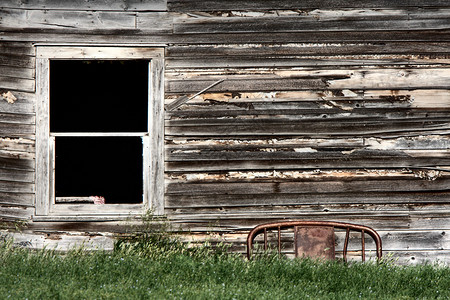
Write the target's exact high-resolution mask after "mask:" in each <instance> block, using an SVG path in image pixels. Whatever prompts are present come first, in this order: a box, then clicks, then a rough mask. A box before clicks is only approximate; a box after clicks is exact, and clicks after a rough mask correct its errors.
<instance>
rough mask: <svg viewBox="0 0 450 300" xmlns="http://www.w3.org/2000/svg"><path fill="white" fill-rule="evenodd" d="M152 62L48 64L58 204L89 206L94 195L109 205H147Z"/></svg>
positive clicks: (58, 61) (91, 61)
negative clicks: (144, 140)
mask: <svg viewBox="0 0 450 300" xmlns="http://www.w3.org/2000/svg"><path fill="white" fill-rule="evenodd" d="M148 64H149V61H146V60H121V61H117V60H100V61H94V60H71V61H63V60H53V61H50V133H51V134H54V135H55V137H54V140H55V142H54V163H53V164H54V179H53V180H54V195H55V197H56V203H59V202H58V198H60V199H63V198H64V199H68V198H74V199H81V200H74V201H71V202H75V203H76V202H83V203H84V201H86V202H89V203H90V202H92V201H90V200H92V198H93V197H103V198H104V199H105V203H106V204H137V203H142V202H143V145H142V136H140V133H142V135H144V134H145V133H146V132H147V130H148V128H147V126H148V125H147V124H148ZM103 134H105V136H102V135H103ZM115 134H117V136H115ZM128 134H129V135H128ZM83 199H84V200H83ZM61 202H66V201H61Z"/></svg>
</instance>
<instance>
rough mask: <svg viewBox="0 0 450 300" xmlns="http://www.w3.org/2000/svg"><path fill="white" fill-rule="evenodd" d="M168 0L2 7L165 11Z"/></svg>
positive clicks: (43, 0)
mask: <svg viewBox="0 0 450 300" xmlns="http://www.w3.org/2000/svg"><path fill="white" fill-rule="evenodd" d="M166 6H167V3H166V0H148V1H145V2H142V1H140V0H120V1H115V0H106V1H94V2H86V1H81V0H75V1H59V0H37V1H31V2H30V1H22V0H10V1H8V2H7V3H2V7H7V8H16V9H45V10H63V9H64V10H80V9H84V10H89V11H114V10H117V11H135V10H143V11H164V10H166Z"/></svg>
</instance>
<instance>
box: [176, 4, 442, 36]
mask: <svg viewBox="0 0 450 300" xmlns="http://www.w3.org/2000/svg"><path fill="white" fill-rule="evenodd" d="M446 13H447V14H448V11H447V10H446ZM383 17H384V18H383ZM403 17H404V19H403ZM416 18H417V19H415V18H414V16H411V17H410V16H409V15H408V14H407V12H405V14H404V15H403V16H402V15H397V16H392V15H385V16H373V17H365V18H363V19H358V18H345V19H344V18H343V19H342V20H340V19H338V18H332V19H329V20H327V19H326V18H325V19H322V18H320V17H316V18H314V16H309V15H307V16H302V15H299V16H277V17H252V18H245V17H213V18H198V19H195V18H193V19H186V20H183V21H181V22H175V23H174V28H173V31H174V33H177V34H196V33H210V34H217V33H230V32H235V33H249V32H274V33H276V32H317V31H322V32H326V31H330V32H339V31H343V32H346V31H390V30H392V31H395V30H408V31H413V30H445V29H449V28H450V25H449V24H448V19H445V18H443V19H439V18H437V17H435V18H431V17H428V18H427V17H426V16H425V18H424V19H422V14H417V15H416ZM447 18H448V17H447Z"/></svg>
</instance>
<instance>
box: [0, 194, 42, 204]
mask: <svg viewBox="0 0 450 300" xmlns="http://www.w3.org/2000/svg"><path fill="white" fill-rule="evenodd" d="M0 204H2V205H11V206H33V205H34V194H33V193H9V192H0Z"/></svg>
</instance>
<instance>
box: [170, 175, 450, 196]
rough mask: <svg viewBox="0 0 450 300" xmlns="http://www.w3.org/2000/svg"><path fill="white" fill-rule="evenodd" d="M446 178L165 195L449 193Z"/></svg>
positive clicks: (202, 186)
mask: <svg viewBox="0 0 450 300" xmlns="http://www.w3.org/2000/svg"><path fill="white" fill-rule="evenodd" d="M449 181H450V180H449V178H448V177H445V178H443V177H441V178H438V179H436V180H434V181H428V180H423V179H415V180H405V179H402V180H401V179H399V180H386V179H384V180H383V179H382V180H373V181H356V180H346V181H319V182H306V181H299V182H283V181H282V182H253V183H248V182H241V183H190V184H187V183H170V182H169V183H168V184H167V188H166V193H167V194H168V195H172V194H174V195H175V194H176V195H182V194H184V195H223V194H229V195H242V194H274V193H275V194H276V193H281V194H284V193H286V194H290V193H295V194H311V193H336V192H340V193H343V192H344V193H349V192H362V191H364V192H367V193H369V192H423V191H448V184H449Z"/></svg>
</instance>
